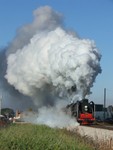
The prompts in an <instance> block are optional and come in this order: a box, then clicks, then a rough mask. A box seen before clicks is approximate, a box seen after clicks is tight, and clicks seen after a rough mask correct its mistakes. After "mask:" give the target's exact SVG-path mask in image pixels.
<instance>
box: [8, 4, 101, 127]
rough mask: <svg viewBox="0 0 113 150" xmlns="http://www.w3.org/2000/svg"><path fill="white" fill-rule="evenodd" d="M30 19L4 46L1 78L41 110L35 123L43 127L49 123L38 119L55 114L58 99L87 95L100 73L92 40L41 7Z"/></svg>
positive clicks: (60, 100) (74, 98)
mask: <svg viewBox="0 0 113 150" xmlns="http://www.w3.org/2000/svg"><path fill="white" fill-rule="evenodd" d="M34 17H35V19H34V21H33V23H31V24H28V25H25V26H23V27H22V28H21V29H19V30H18V32H17V36H16V37H15V39H14V40H13V41H12V43H11V44H10V46H9V47H8V50H7V53H6V54H7V70H6V74H5V78H6V79H7V81H8V83H9V84H10V85H12V86H13V87H14V88H15V89H16V90H18V91H19V92H20V93H22V94H23V95H26V96H28V97H31V99H33V102H34V104H35V105H36V106H37V107H38V108H40V107H41V108H40V109H39V114H40V115H39V116H38V122H41V123H44V122H45V123H46V124H47V122H48V121H49V120H48V121H47V120H46V119H45V117H44V119H43V117H42V116H44V115H46V113H47V114H48V112H50V113H51V114H52V113H54V114H56V113H57V110H58V109H56V108H57V105H58V104H59V103H60V104H62V100H63V101H64V100H65V101H68V102H69V101H70V100H71V99H72V100H76V99H77V98H84V97H85V96H86V95H88V94H90V89H91V87H92V86H93V83H94V81H95V78H96V76H97V75H98V73H100V72H101V68H100V63H99V62H100V58H101V55H100V54H99V52H98V50H97V48H96V45H95V43H94V41H91V40H89V39H80V38H78V36H76V33H74V32H71V31H68V30H66V29H65V28H64V27H63V17H62V15H61V14H60V13H58V12H55V11H54V10H52V8H50V7H48V6H45V7H41V8H39V9H37V10H35V11H34ZM68 102H67V103H68ZM62 106H64V105H62ZM53 110H55V112H54V111H53ZM42 112H45V113H42ZM57 114H58V113H57ZM48 116H49V115H48ZM61 116H62V115H61ZM63 116H64V115H63ZM39 118H41V119H39ZM48 118H49V117H48ZM52 118H53V117H52ZM39 120H41V121H39ZM42 120H43V121H42ZM44 120H46V121H44ZM53 120H54V119H53ZM56 120H57V119H56ZM53 122H54V121H53ZM53 124H54V123H53Z"/></svg>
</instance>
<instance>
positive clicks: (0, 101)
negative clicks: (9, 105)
mask: <svg viewBox="0 0 113 150" xmlns="http://www.w3.org/2000/svg"><path fill="white" fill-rule="evenodd" d="M1 110H2V96H0V115H1Z"/></svg>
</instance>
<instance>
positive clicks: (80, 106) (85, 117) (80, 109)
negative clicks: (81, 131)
mask: <svg viewBox="0 0 113 150" xmlns="http://www.w3.org/2000/svg"><path fill="white" fill-rule="evenodd" d="M66 108H67V109H68V110H70V113H71V116H73V117H75V118H76V119H77V121H78V122H79V123H80V124H81V125H89V124H92V123H93V122H94V121H95V117H94V112H95V104H94V102H93V101H91V102H89V100H88V99H82V100H81V101H77V102H76V103H74V102H73V103H71V104H68V105H67V107H66Z"/></svg>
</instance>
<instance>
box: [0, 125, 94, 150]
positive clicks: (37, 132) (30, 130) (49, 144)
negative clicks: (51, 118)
mask: <svg viewBox="0 0 113 150" xmlns="http://www.w3.org/2000/svg"><path fill="white" fill-rule="evenodd" d="M0 150H93V146H91V145H90V144H89V143H87V140H84V139H83V138H81V137H80V136H78V135H76V134H75V133H72V132H69V131H67V130H66V129H57V128H49V127H47V126H44V125H33V124H12V125H11V126H9V127H7V128H4V129H0Z"/></svg>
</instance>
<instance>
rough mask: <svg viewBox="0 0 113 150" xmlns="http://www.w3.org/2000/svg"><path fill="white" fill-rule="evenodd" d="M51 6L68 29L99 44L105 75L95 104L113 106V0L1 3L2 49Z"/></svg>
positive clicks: (3, 0)
mask: <svg viewBox="0 0 113 150" xmlns="http://www.w3.org/2000/svg"><path fill="white" fill-rule="evenodd" d="M45 5H49V6H51V7H52V8H53V9H54V10H56V11H58V12H60V13H62V14H63V16H64V23H65V26H66V27H68V28H70V29H73V30H74V31H76V32H77V33H78V35H79V36H80V37H81V38H89V39H92V40H94V41H95V43H96V45H97V47H98V49H99V51H100V53H101V54H102V59H101V67H102V73H101V74H99V75H98V77H97V78H96V82H95V83H94V87H93V88H92V92H93V93H92V95H91V96H90V98H91V100H94V101H95V102H96V103H103V91H104V88H106V89H107V104H112V105H113V83H112V79H113V67H112V64H113V0H105V1H103V0H10V1H7V0H0V47H3V46H7V45H8V43H9V42H10V41H11V40H12V39H13V38H14V36H15V34H16V31H17V29H18V28H19V27H21V26H22V25H24V24H27V23H29V22H31V21H32V20H33V14H32V13H33V10H35V9H36V8H38V7H40V6H45Z"/></svg>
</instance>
